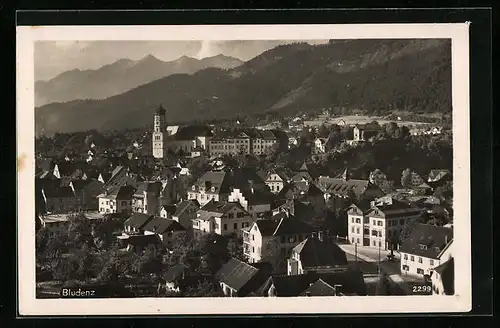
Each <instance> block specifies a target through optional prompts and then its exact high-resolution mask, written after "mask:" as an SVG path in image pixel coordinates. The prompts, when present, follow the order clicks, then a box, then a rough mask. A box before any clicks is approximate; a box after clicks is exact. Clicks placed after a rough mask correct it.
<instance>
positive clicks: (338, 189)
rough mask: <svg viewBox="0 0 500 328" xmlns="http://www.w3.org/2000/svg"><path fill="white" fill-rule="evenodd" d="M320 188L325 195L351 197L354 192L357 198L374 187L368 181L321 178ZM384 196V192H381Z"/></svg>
mask: <svg viewBox="0 0 500 328" xmlns="http://www.w3.org/2000/svg"><path fill="white" fill-rule="evenodd" d="M318 186H319V187H320V188H321V190H323V192H325V193H329V194H332V195H339V196H349V193H350V192H351V190H352V192H354V194H355V195H356V196H358V197H359V196H362V195H363V194H364V193H365V191H366V189H367V188H368V187H369V186H374V185H372V184H371V183H370V181H368V180H357V179H347V180H344V179H341V178H329V177H324V176H321V177H319V179H318ZM381 194H382V192H381Z"/></svg>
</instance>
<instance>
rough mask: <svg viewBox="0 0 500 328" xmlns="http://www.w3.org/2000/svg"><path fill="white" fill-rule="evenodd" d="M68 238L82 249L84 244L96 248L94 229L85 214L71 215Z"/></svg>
mask: <svg viewBox="0 0 500 328" xmlns="http://www.w3.org/2000/svg"><path fill="white" fill-rule="evenodd" d="M68 237H69V240H70V241H71V243H72V245H73V246H75V247H81V246H82V245H84V244H86V245H87V246H89V247H94V237H93V236H92V227H91V225H90V222H89V219H87V217H85V215H83V214H76V215H71V216H70V217H69V227H68Z"/></svg>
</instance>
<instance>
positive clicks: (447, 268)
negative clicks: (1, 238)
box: [17, 23, 472, 315]
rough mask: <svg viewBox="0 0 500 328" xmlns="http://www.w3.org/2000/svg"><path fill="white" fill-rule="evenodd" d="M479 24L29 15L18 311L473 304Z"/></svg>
mask: <svg viewBox="0 0 500 328" xmlns="http://www.w3.org/2000/svg"><path fill="white" fill-rule="evenodd" d="M468 28H469V25H468V24H467V23H454V24H371V25H370V24H368V25H366V24H359V25H356V24H349V25H340V24H339V25H287V26H285V25H206V26H194V25H183V26H181V25H165V26H36V27H35V26H22V27H18V28H17V51H18V53H17V83H18V85H17V106H18V109H17V115H18V116H17V117H18V119H17V122H18V123H17V124H18V125H17V131H18V146H17V147H18V148H17V149H18V197H22V201H18V274H19V311H20V314H22V315H127V314H136V315H163V314H273V313H276V314H284V313H295V314H300V313H339V314H353V313H398V312H407V313H408V312H412V313H437V312H465V311H468V310H470V309H471V304H472V303H471V302H472V297H471V295H472V291H471V242H470V238H471V237H470V230H471V229H470V226H471V224H470V162H469V55H468V54H469V44H468ZM19 200H21V198H19Z"/></svg>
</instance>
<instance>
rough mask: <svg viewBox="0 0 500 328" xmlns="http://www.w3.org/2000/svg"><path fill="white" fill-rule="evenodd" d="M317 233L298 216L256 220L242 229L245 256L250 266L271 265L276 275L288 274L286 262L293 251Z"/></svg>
mask: <svg viewBox="0 0 500 328" xmlns="http://www.w3.org/2000/svg"><path fill="white" fill-rule="evenodd" d="M277 217H280V218H277ZM317 233H318V232H317V231H316V230H315V229H314V228H313V227H311V226H310V225H308V224H306V223H305V222H303V221H301V220H299V219H297V218H295V217H285V216H282V215H278V216H275V217H273V218H271V219H261V220H257V221H255V222H254V223H253V224H252V225H251V226H250V227H248V228H245V229H243V254H244V255H245V257H246V258H247V260H248V262H249V263H257V262H268V263H271V265H272V266H273V268H274V270H275V271H276V272H283V273H286V271H287V260H286V259H287V257H288V256H289V254H290V252H291V250H292V248H293V247H295V246H296V245H297V244H298V243H300V242H301V241H303V240H305V239H306V238H308V237H311V236H316V235H317Z"/></svg>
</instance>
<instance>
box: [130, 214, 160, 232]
mask: <svg viewBox="0 0 500 328" xmlns="http://www.w3.org/2000/svg"><path fill="white" fill-rule="evenodd" d="M151 219H153V215H148V214H143V213H133V214H132V215H131V216H130V217H129V218H128V219H127V220H126V221H125V222H124V223H123V224H124V226H126V227H134V228H137V229H142V228H143V227H144V225H145V224H146V223H148V222H149V221H150V220H151Z"/></svg>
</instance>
